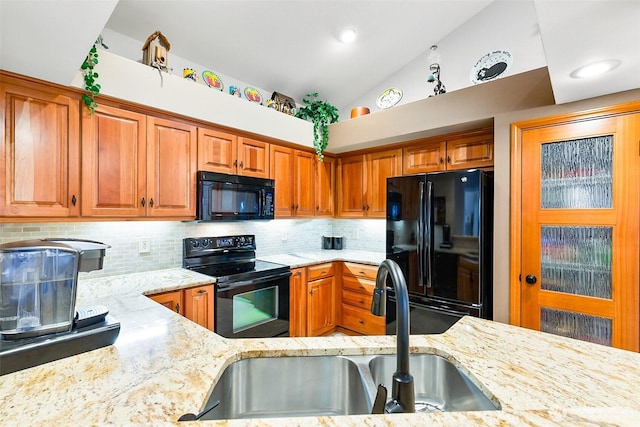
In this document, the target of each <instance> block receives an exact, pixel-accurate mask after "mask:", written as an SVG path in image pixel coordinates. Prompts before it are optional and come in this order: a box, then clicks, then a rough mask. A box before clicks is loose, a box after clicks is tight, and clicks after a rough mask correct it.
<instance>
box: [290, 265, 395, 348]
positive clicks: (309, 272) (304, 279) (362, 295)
mask: <svg viewBox="0 0 640 427" xmlns="http://www.w3.org/2000/svg"><path fill="white" fill-rule="evenodd" d="M377 271H378V268H377V267H376V266H373V265H365V264H358V263H353V262H344V263H343V262H329V263H322V264H317V265H312V266H309V267H303V268H296V269H293V270H292V271H291V273H292V274H291V279H290V320H289V322H290V323H289V335H290V336H292V337H305V336H309V337H312V336H320V335H328V334H331V333H332V332H334V331H335V330H336V329H339V330H341V331H342V332H345V333H347V334H350V335H384V333H385V318H384V317H378V316H374V315H373V314H371V299H372V297H373V289H374V287H375V277H376V274H377Z"/></svg>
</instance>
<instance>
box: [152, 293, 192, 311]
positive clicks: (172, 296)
mask: <svg viewBox="0 0 640 427" xmlns="http://www.w3.org/2000/svg"><path fill="white" fill-rule="evenodd" d="M182 297H183V292H182V291H181V290H180V291H171V292H164V293H161V294H156V295H149V298H151V299H152V300H154V301H155V302H157V303H158V304H161V305H164V306H165V307H167V308H168V309H169V310H173V311H175V312H176V313H178V314H180V315H183V314H184V304H183V303H182Z"/></svg>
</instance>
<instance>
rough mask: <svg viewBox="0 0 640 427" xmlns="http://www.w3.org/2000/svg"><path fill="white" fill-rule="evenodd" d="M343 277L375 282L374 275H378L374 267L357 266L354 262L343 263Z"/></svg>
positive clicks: (376, 268)
mask: <svg viewBox="0 0 640 427" xmlns="http://www.w3.org/2000/svg"><path fill="white" fill-rule="evenodd" d="M343 274H344V275H345V276H356V277H364V278H365V279H371V280H376V274H378V267H376V266H375V265H367V264H358V263H355V262H345V263H344V273H343Z"/></svg>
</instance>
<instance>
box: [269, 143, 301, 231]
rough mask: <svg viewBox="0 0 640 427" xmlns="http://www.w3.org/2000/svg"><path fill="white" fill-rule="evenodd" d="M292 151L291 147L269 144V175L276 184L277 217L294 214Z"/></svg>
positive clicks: (275, 208)
mask: <svg viewBox="0 0 640 427" xmlns="http://www.w3.org/2000/svg"><path fill="white" fill-rule="evenodd" d="M294 151H295V150H292V149H291V148H286V147H280V146H279V145H271V148H270V159H269V163H270V165H271V166H270V169H271V172H270V175H271V179H273V180H274V181H275V185H276V200H275V203H274V204H275V207H274V210H275V215H276V217H278V218H286V217H291V216H293V215H294V212H295V203H294V201H293V186H294V182H295V174H294V170H293V165H294Z"/></svg>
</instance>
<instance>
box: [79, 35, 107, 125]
mask: <svg viewBox="0 0 640 427" xmlns="http://www.w3.org/2000/svg"><path fill="white" fill-rule="evenodd" d="M97 44H100V45H101V46H102V47H103V48H105V49H109V48H108V47H107V46H106V45H105V44H104V43H103V42H102V36H99V37H98V39H97V40H96V42H95V43H94V44H93V46H92V47H91V49H90V50H89V53H88V54H87V57H86V58H85V59H84V62H83V63H82V66H81V67H80V69H81V70H82V74H83V76H84V88H85V89H86V90H87V92H89V93H86V94H84V95H82V100H83V101H84V104H85V105H86V106H87V108H88V109H89V111H91V114H93V113H94V112H95V109H96V107H97V106H98V104H97V103H96V100H95V98H96V96H98V95H99V94H100V88H101V87H100V83H98V82H97V79H98V77H99V75H98V73H96V72H95V71H94V70H93V68H94V67H95V66H96V65H97V64H98V49H97V48H96V45H97Z"/></svg>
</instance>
